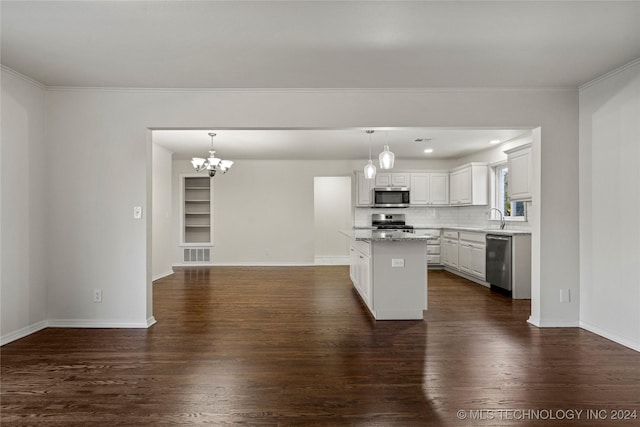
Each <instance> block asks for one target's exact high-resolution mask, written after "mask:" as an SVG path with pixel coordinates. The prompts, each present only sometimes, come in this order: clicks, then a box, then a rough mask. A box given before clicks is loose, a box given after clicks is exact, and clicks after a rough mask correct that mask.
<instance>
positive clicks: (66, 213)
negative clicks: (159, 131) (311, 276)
mask: <svg viewBox="0 0 640 427" xmlns="http://www.w3.org/2000/svg"><path fill="white" fill-rule="evenodd" d="M577 107H578V99H577V92H576V91H571V90H546V91H545V90H539V91H537V90H522V91H518V90H488V89H487V90H478V89H474V90H434V91H429V90H422V91H419V90H414V91H410V90H379V91H376V90H371V91H363V90H357V91H355V90H354V91H349V90H320V91H313V90H282V91H278V90H265V91H260V90H255V91H252V90H238V91H150V90H100V89H95V90H91V89H67V90H65V89H51V90H50V91H49V92H48V108H47V112H48V123H49V132H48V134H49V141H48V143H49V144H51V146H53V147H55V150H51V151H50V152H49V158H48V160H49V163H50V165H51V166H50V171H49V180H48V182H47V191H48V192H49V193H50V194H51V197H50V206H49V214H50V222H51V224H53V225H55V226H52V227H50V230H49V232H48V238H49V240H50V241H51V242H52V245H55V246H56V247H57V250H56V251H55V252H53V253H52V254H51V256H50V266H51V268H50V269H51V274H50V280H51V281H50V294H51V295H52V297H51V298H50V301H51V304H50V310H51V315H52V317H53V318H54V319H55V318H60V317H66V318H68V319H78V321H86V320H91V319H94V320H100V321H107V320H108V319H111V321H112V322H114V323H115V322H120V323H122V324H127V323H138V324H139V323H141V322H144V321H145V320H146V318H147V317H149V316H151V307H150V304H149V303H148V299H147V295H148V294H149V292H150V289H151V286H150V282H151V277H150V275H149V274H147V267H146V266H147V227H146V226H145V224H144V223H141V222H140V221H135V220H133V219H132V216H131V209H132V207H133V206H135V205H139V204H144V203H145V201H146V200H147V192H148V191H150V187H151V182H150V180H148V179H147V175H148V173H147V171H148V170H149V169H150V168H151V156H148V155H147V148H148V147H147V144H150V143H151V142H150V140H148V139H147V130H146V129H147V128H149V127H151V128H161V127H164V128H202V129H211V128H213V129H215V128H223V127H230V128H235V127H238V128H265V127H283V128H286V127H294V128H295V127H312V128H323V127H328V128H345V127H368V126H440V127H456V126H466V127H495V128H505V127H523V128H534V127H536V126H538V125H540V126H542V140H543V143H542V147H541V149H540V151H539V153H540V161H541V164H542V177H541V185H542V191H541V194H542V197H541V199H540V204H539V205H538V206H540V209H541V212H540V215H538V220H539V222H540V230H541V232H540V233H534V236H533V247H534V248H539V251H537V252H535V253H534V262H533V264H534V266H535V265H539V266H540V276H539V282H540V287H539V294H538V295H534V299H539V300H540V305H539V306H538V307H534V310H533V313H532V319H533V321H534V322H536V323H538V324H556V323H562V324H568V323H577V321H578V311H579V310H578V303H577V301H572V302H571V303H569V304H560V303H559V300H558V289H560V288H561V287H562V288H567V287H570V288H572V289H573V288H575V289H577V288H578V271H579V266H578V226H577V224H576V218H578V137H577V122H578V109H577ZM78 159H100V171H101V173H100V174H96V173H95V163H94V162H89V161H87V162H78ZM145 164H146V167H147V169H145V168H144V167H143V166H142V165H145ZM360 167H361V166H360V165H358V166H357V168H360ZM398 167H400V166H398ZM341 170H344V167H342V169H341ZM265 171H269V172H270V173H271V171H270V170H269V169H268V168H265V167H264V165H263V164H257V165H255V167H251V165H249V164H247V167H243V166H241V165H238V167H236V165H234V170H233V174H231V175H226V176H225V178H226V177H230V180H229V181H228V182H229V183H231V182H233V183H234V185H233V187H234V190H233V191H231V192H230V191H229V190H224V189H222V190H220V191H217V190H216V191H217V193H216V194H217V195H221V194H225V191H226V193H227V196H226V201H227V202H228V203H230V204H231V205H233V204H234V203H239V199H241V198H242V197H243V196H242V194H243V193H242V192H241V191H237V189H242V188H243V187H244V188H246V187H248V186H250V185H251V181H255V180H258V179H260V180H266V181H268V182H270V183H272V184H274V185H277V184H280V183H282V180H283V179H285V180H286V179H288V178H289V177H288V176H286V175H280V176H279V175H277V174H275V175H272V176H271V177H270V176H268V175H267V176H265V174H264V173H261V172H265ZM299 173H300V174H301V176H305V174H308V173H309V172H308V171H306V170H305V169H304V168H302V167H300V168H299ZM325 173H326V174H327V175H336V172H335V171H333V170H326V171H325ZM78 176H82V179H81V180H79V179H77V177H78ZM225 182H227V181H225ZM305 182H309V184H308V187H306V188H307V189H308V191H309V193H308V196H304V195H303V196H302V197H297V198H296V200H295V205H296V206H297V207H296V210H298V211H300V210H306V211H308V212H312V194H313V193H312V184H311V182H312V181H310V180H308V181H305ZM216 185H217V184H216ZM220 187H223V186H222V185H220ZM286 197H288V196H286ZM286 197H285V198H283V199H282V200H281V201H282V202H284V201H286V202H287V203H288V199H287V198H286ZM537 197H540V196H539V195H537ZM265 202H268V200H265V198H259V199H257V200H255V201H254V203H255V206H256V207H259V206H260V203H265ZM535 202H536V200H535V199H534V204H535ZM69 207H72V209H70V208H69ZM229 212H232V211H231V210H229ZM558 212H562V214H558ZM310 218H312V213H307V214H306V215H305V216H304V217H303V218H301V219H296V218H292V222H289V223H287V224H286V226H285V224H284V221H283V222H281V223H277V222H276V225H275V228H276V230H278V231H280V233H275V232H274V233H273V234H272V237H273V238H277V239H291V238H295V241H293V244H292V245H290V248H289V249H286V250H287V251H289V253H282V254H279V256H280V255H282V256H290V260H291V261H294V262H296V261H301V260H308V259H313V245H312V243H311V242H312V240H313V236H312V235H306V234H304V232H302V233H303V234H302V235H300V234H295V233H294V232H291V231H290V230H291V229H295V230H297V231H300V230H302V229H303V228H306V230H309V231H308V232H307V233H309V234H311V233H312V232H313V231H312V230H313V223H312V221H311V220H310ZM226 219H227V220H230V221H231V220H235V221H237V222H238V224H239V225H240V226H244V225H245V223H247V222H248V223H249V224H250V223H251V219H252V218H251V215H249V214H247V213H244V212H237V214H236V215H233V216H231V215H230V216H229V217H227V218H226ZM146 220H150V219H149V218H146ZM214 220H215V221H217V220H218V219H217V218H214ZM287 227H289V228H287ZM294 234H295V235H294ZM218 238H220V239H223V240H222V241H221V243H223V242H224V241H225V240H227V241H228V240H230V239H237V237H236V236H235V235H234V234H233V231H232V230H227V231H226V235H225V233H219V235H218ZM536 239H537V243H536ZM272 242H273V239H270V240H269V241H267V240H265V239H264V237H262V238H260V239H257V240H256V241H253V242H252V241H249V242H247V243H253V244H255V247H256V248H257V249H256V250H255V251H256V252H255V253H254V252H252V251H249V252H250V253H249V254H248V255H246V254H245V257H247V259H248V258H249V257H251V258H259V257H260V256H261V255H260V253H264V252H263V251H264V248H265V247H266V245H267V244H269V245H272V244H273V243H272ZM216 244H217V243H216ZM283 250H285V249H283ZM241 255H242V254H237V253H233V252H230V253H225V252H222V253H216V256H218V257H220V259H238V257H239V256H241ZM536 258H537V259H538V260H539V263H538V264H536ZM240 259H242V258H240ZM72 267H73V268H72ZM94 287H99V288H103V289H104V291H105V294H104V298H105V302H104V303H103V304H93V303H92V302H91V289H92V288H94Z"/></svg>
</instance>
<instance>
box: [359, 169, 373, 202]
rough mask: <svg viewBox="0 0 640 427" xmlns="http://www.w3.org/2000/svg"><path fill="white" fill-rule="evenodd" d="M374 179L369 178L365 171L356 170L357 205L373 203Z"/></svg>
mask: <svg viewBox="0 0 640 427" xmlns="http://www.w3.org/2000/svg"><path fill="white" fill-rule="evenodd" d="M373 184H374V180H373V179H367V178H366V177H365V176H364V173H363V172H356V206H371V205H372V204H373V194H372V190H373Z"/></svg>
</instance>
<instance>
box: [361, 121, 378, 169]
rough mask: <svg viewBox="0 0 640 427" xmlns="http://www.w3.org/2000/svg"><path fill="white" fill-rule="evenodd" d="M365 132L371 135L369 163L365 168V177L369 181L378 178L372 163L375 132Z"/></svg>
mask: <svg viewBox="0 0 640 427" xmlns="http://www.w3.org/2000/svg"><path fill="white" fill-rule="evenodd" d="M365 132H367V134H369V163H367V165H366V166H365V167H364V177H365V178H367V179H373V178H375V177H376V167H375V165H374V164H373V162H372V161H371V134H372V133H373V131H372V130H367V131H365Z"/></svg>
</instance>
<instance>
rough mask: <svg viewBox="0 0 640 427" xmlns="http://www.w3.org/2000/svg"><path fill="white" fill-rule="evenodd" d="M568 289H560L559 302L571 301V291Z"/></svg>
mask: <svg viewBox="0 0 640 427" xmlns="http://www.w3.org/2000/svg"><path fill="white" fill-rule="evenodd" d="M569 291H570V290H569V289H560V302H571V292H569Z"/></svg>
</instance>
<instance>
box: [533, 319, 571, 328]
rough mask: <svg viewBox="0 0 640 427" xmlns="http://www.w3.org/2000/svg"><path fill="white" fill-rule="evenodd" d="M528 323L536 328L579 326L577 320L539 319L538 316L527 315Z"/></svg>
mask: <svg viewBox="0 0 640 427" xmlns="http://www.w3.org/2000/svg"><path fill="white" fill-rule="evenodd" d="M527 322H528V323H530V324H532V325H533V326H537V327H538V328H579V327H580V322H579V321H578V320H540V319H539V318H538V317H533V316H529V319H528V320H527Z"/></svg>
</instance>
